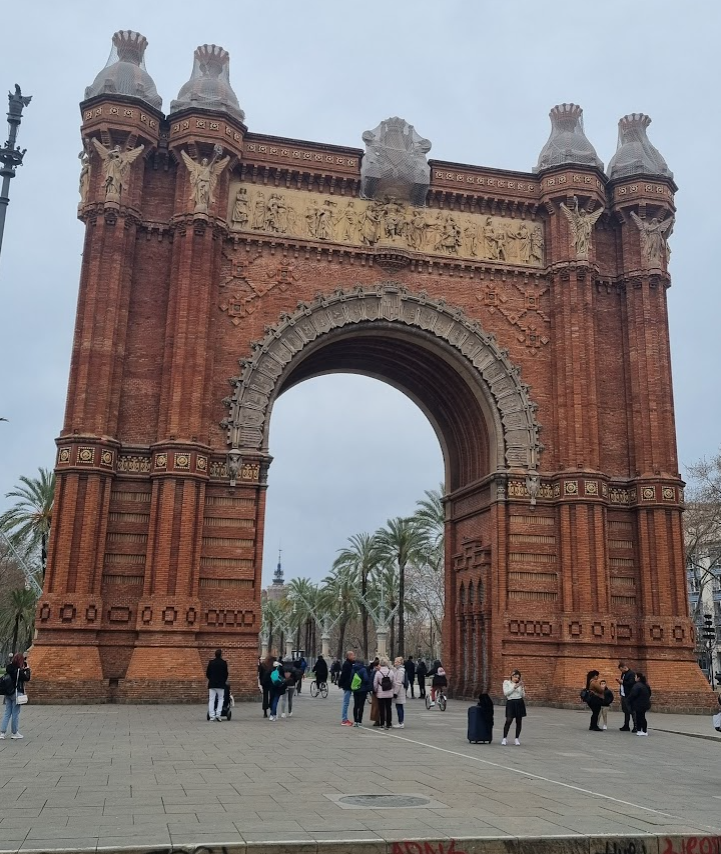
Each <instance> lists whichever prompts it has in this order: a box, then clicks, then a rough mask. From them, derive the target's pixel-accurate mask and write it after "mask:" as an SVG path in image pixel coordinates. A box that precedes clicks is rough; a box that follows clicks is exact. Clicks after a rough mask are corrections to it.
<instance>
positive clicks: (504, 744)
mask: <svg viewBox="0 0 721 854" xmlns="http://www.w3.org/2000/svg"><path fill="white" fill-rule="evenodd" d="M501 744H502V745H503V746H504V747H505V746H506V745H507V744H508V742H507V741H506V739H505V738H502V739H501Z"/></svg>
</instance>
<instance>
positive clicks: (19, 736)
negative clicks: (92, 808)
mask: <svg viewBox="0 0 721 854" xmlns="http://www.w3.org/2000/svg"><path fill="white" fill-rule="evenodd" d="M644 735H646V733H644ZM10 738H24V736H22V735H20V733H19V732H16V733H15V735H11V736H10Z"/></svg>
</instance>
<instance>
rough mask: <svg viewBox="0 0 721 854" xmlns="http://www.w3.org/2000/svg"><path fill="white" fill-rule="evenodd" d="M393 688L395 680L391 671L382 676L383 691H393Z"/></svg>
mask: <svg viewBox="0 0 721 854" xmlns="http://www.w3.org/2000/svg"><path fill="white" fill-rule="evenodd" d="M392 690H393V680H392V679H391V676H390V674H389V673H385V674H383V675H382V676H381V691H392Z"/></svg>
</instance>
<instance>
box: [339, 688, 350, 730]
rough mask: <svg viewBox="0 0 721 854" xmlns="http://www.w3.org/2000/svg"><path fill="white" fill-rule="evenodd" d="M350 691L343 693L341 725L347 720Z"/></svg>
mask: <svg viewBox="0 0 721 854" xmlns="http://www.w3.org/2000/svg"><path fill="white" fill-rule="evenodd" d="M350 696H351V691H350V690H348V691H344V692H343V711H342V712H341V713H340V719H341V723H342V722H343V721H347V720H348V706H350Z"/></svg>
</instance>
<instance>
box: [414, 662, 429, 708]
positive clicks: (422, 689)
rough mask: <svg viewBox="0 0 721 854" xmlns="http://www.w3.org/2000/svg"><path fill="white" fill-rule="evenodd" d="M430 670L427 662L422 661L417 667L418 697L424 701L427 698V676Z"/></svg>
mask: <svg viewBox="0 0 721 854" xmlns="http://www.w3.org/2000/svg"><path fill="white" fill-rule="evenodd" d="M427 674H428V668H427V667H426V663H425V661H423V659H421V660H420V661H419V662H418V666H417V667H416V676H417V677H418V696H419V697H420V698H421V700H423V699H424V698H425V696H426V675H427Z"/></svg>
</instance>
